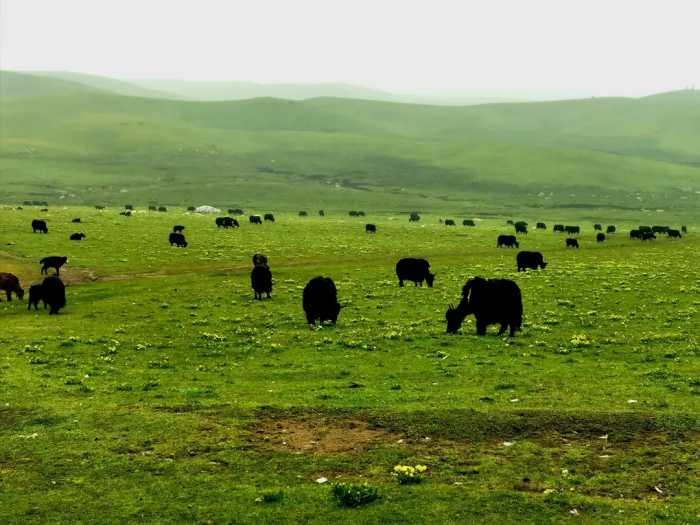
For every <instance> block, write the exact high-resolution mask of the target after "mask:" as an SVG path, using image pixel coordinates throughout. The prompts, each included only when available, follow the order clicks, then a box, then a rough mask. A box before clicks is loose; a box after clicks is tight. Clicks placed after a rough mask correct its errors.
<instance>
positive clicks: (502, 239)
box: [496, 235, 520, 248]
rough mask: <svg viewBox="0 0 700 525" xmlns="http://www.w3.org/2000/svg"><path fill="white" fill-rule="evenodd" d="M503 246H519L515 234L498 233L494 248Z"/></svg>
mask: <svg viewBox="0 0 700 525" xmlns="http://www.w3.org/2000/svg"><path fill="white" fill-rule="evenodd" d="M502 246H505V247H506V248H520V243H518V239H516V238H515V235H499V236H498V240H497V241H496V248H500V247H502Z"/></svg>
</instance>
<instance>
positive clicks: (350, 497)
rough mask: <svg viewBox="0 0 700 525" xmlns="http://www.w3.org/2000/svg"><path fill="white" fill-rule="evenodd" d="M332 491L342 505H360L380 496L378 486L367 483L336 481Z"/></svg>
mask: <svg viewBox="0 0 700 525" xmlns="http://www.w3.org/2000/svg"><path fill="white" fill-rule="evenodd" d="M331 493H332V494H333V497H334V498H335V499H336V501H337V502H338V504H339V505H340V506H341V507H360V506H362V505H366V504H368V503H372V502H373V501H374V500H376V499H377V498H378V497H379V493H378V490H377V487H373V486H371V485H368V484H367V483H363V484H361V485H358V484H355V483H334V484H333V488H332V492H331Z"/></svg>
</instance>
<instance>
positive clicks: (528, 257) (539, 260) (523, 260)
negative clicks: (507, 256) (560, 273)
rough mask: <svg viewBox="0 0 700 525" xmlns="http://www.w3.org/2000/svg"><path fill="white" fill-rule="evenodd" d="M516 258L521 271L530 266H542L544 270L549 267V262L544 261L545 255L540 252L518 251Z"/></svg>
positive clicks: (533, 267)
mask: <svg viewBox="0 0 700 525" xmlns="http://www.w3.org/2000/svg"><path fill="white" fill-rule="evenodd" d="M515 260H516V262H517V264H518V271H519V272H524V271H525V270H527V269H528V268H530V269H532V270H537V269H538V268H542V269H543V270H544V269H545V268H546V267H547V263H546V262H544V257H542V254H541V253H540V252H518V255H517V256H516V257H515Z"/></svg>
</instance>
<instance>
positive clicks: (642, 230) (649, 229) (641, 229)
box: [637, 226, 651, 232]
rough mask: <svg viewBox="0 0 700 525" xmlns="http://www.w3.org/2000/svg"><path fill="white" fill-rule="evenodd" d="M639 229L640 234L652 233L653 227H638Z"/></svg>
mask: <svg viewBox="0 0 700 525" xmlns="http://www.w3.org/2000/svg"><path fill="white" fill-rule="evenodd" d="M637 229H638V230H639V231H640V232H650V231H651V226H638V227H637Z"/></svg>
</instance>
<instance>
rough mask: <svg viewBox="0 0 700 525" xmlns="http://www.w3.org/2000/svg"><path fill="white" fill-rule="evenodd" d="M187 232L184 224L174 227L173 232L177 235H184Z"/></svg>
mask: <svg viewBox="0 0 700 525" xmlns="http://www.w3.org/2000/svg"><path fill="white" fill-rule="evenodd" d="M184 231H185V227H184V226H183V225H182V224H176V225H175V226H173V232H175V233H182V232H184Z"/></svg>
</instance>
